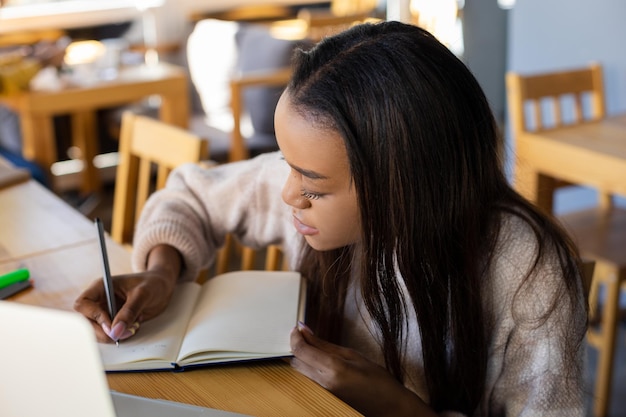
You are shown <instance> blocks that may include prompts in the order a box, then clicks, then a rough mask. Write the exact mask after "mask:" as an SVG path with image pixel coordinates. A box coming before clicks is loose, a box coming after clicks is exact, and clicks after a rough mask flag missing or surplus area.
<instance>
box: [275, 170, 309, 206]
mask: <svg viewBox="0 0 626 417" xmlns="http://www.w3.org/2000/svg"><path fill="white" fill-rule="evenodd" d="M282 197H283V201H284V202H285V203H287V204H288V205H290V206H291V207H293V208H297V209H305V208H307V207H310V205H311V203H310V201H309V200H307V199H306V198H304V197H303V196H302V191H301V187H300V186H299V182H298V181H297V174H295V175H294V174H291V175H289V177H288V178H287V181H286V182H285V185H284V186H283V192H282Z"/></svg>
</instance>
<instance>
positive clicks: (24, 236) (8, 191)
mask: <svg viewBox="0 0 626 417" xmlns="http://www.w3.org/2000/svg"><path fill="white" fill-rule="evenodd" d="M0 208H1V209H0V210H1V212H2V215H1V216H0V262H3V261H9V260H14V261H20V260H21V259H24V258H27V257H29V256H32V255H36V254H40V253H45V252H49V251H53V250H57V249H60V248H64V247H71V246H75V245H78V244H82V243H85V242H88V241H92V240H93V241H94V242H95V240H96V235H95V234H94V233H95V228H94V226H93V224H92V223H91V222H90V221H89V220H88V219H87V218H85V217H83V216H82V215H80V213H78V212H77V211H76V210H74V209H73V208H72V207H70V206H69V205H68V204H67V203H65V202H64V201H63V200H61V199H60V198H59V197H57V196H56V195H55V194H53V193H52V192H50V191H49V190H47V189H46V188H44V187H43V186H41V185H40V184H38V183H37V182H35V181H34V180H29V181H27V182H23V183H21V184H17V185H13V186H11V187H8V188H5V189H2V190H0Z"/></svg>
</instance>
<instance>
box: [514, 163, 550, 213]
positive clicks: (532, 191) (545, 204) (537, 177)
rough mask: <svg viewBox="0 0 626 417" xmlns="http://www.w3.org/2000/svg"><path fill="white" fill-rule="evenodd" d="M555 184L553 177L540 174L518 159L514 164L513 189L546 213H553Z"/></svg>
mask: <svg viewBox="0 0 626 417" xmlns="http://www.w3.org/2000/svg"><path fill="white" fill-rule="evenodd" d="M556 184H557V180H556V179H555V178H552V177H549V176H547V175H544V174H541V173H540V172H539V171H536V170H535V169H534V168H533V167H531V166H528V165H526V164H524V163H521V162H519V161H518V162H517V163H516V165H515V179H514V186H515V189H516V190H517V192H519V193H520V194H521V195H523V196H524V197H526V199H528V200H529V201H532V202H533V203H535V204H536V205H537V206H538V207H540V208H541V209H543V210H544V211H545V212H546V213H553V208H554V193H555V191H556V188H557V187H556Z"/></svg>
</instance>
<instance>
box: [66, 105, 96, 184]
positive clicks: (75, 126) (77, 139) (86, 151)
mask: <svg viewBox="0 0 626 417" xmlns="http://www.w3.org/2000/svg"><path fill="white" fill-rule="evenodd" d="M72 143H73V145H74V146H76V147H78V149H80V152H81V156H82V160H83V172H82V177H83V181H82V184H81V191H82V192H84V193H86V194H88V193H92V192H97V191H100V187H101V181H100V174H99V173H98V170H97V169H96V167H95V166H94V164H93V158H94V157H95V156H96V155H97V153H98V130H97V123H96V115H95V111H93V110H88V111H83V112H77V113H73V114H72Z"/></svg>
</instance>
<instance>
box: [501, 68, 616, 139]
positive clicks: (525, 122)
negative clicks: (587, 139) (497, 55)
mask: <svg viewBox="0 0 626 417" xmlns="http://www.w3.org/2000/svg"><path fill="white" fill-rule="evenodd" d="M506 88H507V100H508V107H509V113H510V120H511V123H512V126H513V132H514V133H517V132H527V131H541V130H545V129H549V128H553V127H560V126H563V125H566V124H578V123H582V122H584V121H585V120H598V119H601V118H603V117H605V115H606V109H605V96H604V82H603V77H602V66H601V65H600V64H595V63H594V64H592V65H590V66H589V67H586V68H579V69H574V70H569V71H557V72H550V73H542V74H532V75H522V74H519V73H516V72H508V73H507V75H506ZM585 102H588V107H585ZM549 109H551V110H552V111H549ZM586 109H588V111H587V112H585V110H586ZM567 117H569V119H567ZM531 122H532V124H531Z"/></svg>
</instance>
